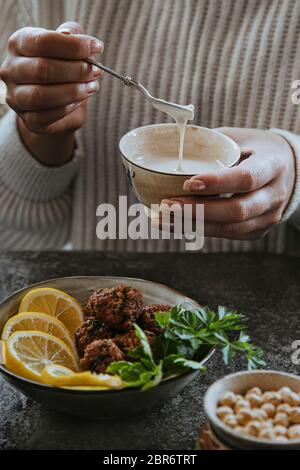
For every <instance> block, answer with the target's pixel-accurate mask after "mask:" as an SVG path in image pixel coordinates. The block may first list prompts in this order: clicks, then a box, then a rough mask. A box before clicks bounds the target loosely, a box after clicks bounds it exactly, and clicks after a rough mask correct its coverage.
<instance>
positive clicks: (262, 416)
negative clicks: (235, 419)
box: [252, 408, 268, 422]
mask: <svg viewBox="0 0 300 470" xmlns="http://www.w3.org/2000/svg"><path fill="white" fill-rule="evenodd" d="M252 414H253V418H254V419H257V421H261V422H262V421H265V420H266V419H267V418H268V415H267V413H266V412H265V411H264V410H262V409H261V408H255V409H254V410H252Z"/></svg>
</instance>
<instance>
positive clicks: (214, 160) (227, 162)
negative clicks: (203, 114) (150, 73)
mask: <svg viewBox="0 0 300 470" xmlns="http://www.w3.org/2000/svg"><path fill="white" fill-rule="evenodd" d="M180 124H181V123H180V122H179V123H178V120H177V119H176V123H174V124H153V125H149V126H144V127H139V128H137V129H133V130H131V131H129V132H127V134H125V135H124V136H123V137H122V138H121V140H120V142H119V150H120V153H121V158H122V162H123V165H124V168H125V171H126V173H127V176H128V178H129V181H130V183H131V185H132V187H133V189H134V191H135V194H136V196H137V197H138V199H139V200H140V201H141V202H142V203H143V204H144V205H145V206H147V207H149V208H150V207H151V205H152V204H160V203H161V201H162V199H166V198H170V197H176V196H183V195H186V192H184V191H183V184H184V181H185V180H187V179H190V178H191V177H192V176H194V175H201V174H204V173H208V172H209V173H210V172H215V171H216V172H217V171H218V170H221V169H224V168H229V167H231V166H233V165H235V164H237V162H238V161H239V159H240V149H239V147H238V145H237V144H236V143H235V142H234V141H233V140H232V139H230V138H229V137H227V136H225V135H224V134H222V133H220V132H218V131H216V130H212V129H208V128H205V127H200V126H195V125H186V121H185V123H184V126H182V125H180ZM183 127H184V129H183Z"/></svg>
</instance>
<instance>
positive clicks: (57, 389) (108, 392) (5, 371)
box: [0, 276, 215, 395]
mask: <svg viewBox="0 0 300 470" xmlns="http://www.w3.org/2000/svg"><path fill="white" fill-rule="evenodd" d="M83 278H84V279H87V278H101V279H120V282H127V281H128V282H130V281H132V280H134V281H139V282H142V283H143V282H145V283H147V284H152V285H153V286H160V287H163V288H165V289H168V290H170V291H172V292H174V293H176V294H178V295H182V296H184V297H185V298H186V299H187V300H188V301H189V300H190V301H191V302H193V303H195V304H197V305H199V304H198V302H196V301H195V300H194V299H192V298H191V297H188V296H186V295H185V294H183V293H182V292H180V291H178V290H176V289H173V288H172V287H169V286H166V285H165V284H161V283H159V282H154V281H148V280H147V279H141V278H137V277H127V276H64V277H56V278H52V279H47V280H45V281H41V282H36V283H34V284H30V285H29V286H26V287H22V288H21V289H18V290H17V291H15V292H13V293H12V294H10V295H9V296H8V297H6V298H5V299H4V300H3V301H2V302H1V303H0V309H1V308H2V307H3V306H4V305H5V304H6V303H7V302H9V301H10V300H12V299H13V297H15V296H16V295H18V294H21V293H22V292H24V291H25V290H28V289H34V288H37V287H40V286H43V285H44V284H49V282H54V281H60V280H63V279H67V280H72V279H83ZM214 353H215V349H211V350H210V351H208V352H207V354H206V355H205V356H204V358H203V359H202V360H201V363H202V364H206V362H208V361H209V359H210V358H211V357H212V355H213V354H214ZM197 372H198V373H199V371H196V370H195V371H193V370H192V371H190V372H185V373H184V374H181V375H178V376H176V377H170V378H168V379H165V380H164V381H162V382H161V383H160V384H159V385H158V386H157V387H160V388H162V387H164V386H165V385H167V384H169V383H170V382H172V381H173V382H175V381H177V380H180V379H182V378H183V377H185V376H188V375H192V374H196V373H197ZM0 373H1V374H3V375H6V376H7V377H12V378H13V379H15V380H17V381H19V382H21V383H25V384H28V385H30V386H32V387H34V388H36V389H42V390H47V392H51V393H65V394H73V395H78V394H80V395H91V394H92V395H97V394H98V395H102V394H103V393H105V395H115V394H120V393H123V394H125V393H126V394H134V393H137V392H142V390H140V389H138V388H123V389H120V390H72V389H67V388H62V387H53V386H50V385H47V384H42V383H38V382H35V381H33V380H29V379H26V378H25V377H21V376H20V375H16V374H14V373H13V372H11V371H9V370H8V369H6V367H5V366H4V365H3V364H1V363H0ZM143 393H145V392H143Z"/></svg>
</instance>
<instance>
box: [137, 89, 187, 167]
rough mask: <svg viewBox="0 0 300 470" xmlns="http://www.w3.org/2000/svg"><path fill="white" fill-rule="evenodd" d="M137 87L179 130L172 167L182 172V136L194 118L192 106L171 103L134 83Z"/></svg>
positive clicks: (183, 136)
mask: <svg viewBox="0 0 300 470" xmlns="http://www.w3.org/2000/svg"><path fill="white" fill-rule="evenodd" d="M136 87H137V89H138V90H139V91H140V92H141V93H143V95H144V96H145V98H146V99H147V100H148V101H149V102H150V103H151V104H152V106H153V107H154V108H156V109H158V110H159V111H162V112H163V113H166V114H168V115H169V116H170V117H171V118H172V119H174V121H175V122H176V124H177V127H178V130H179V153H178V160H177V166H176V168H174V169H173V171H176V172H178V173H183V172H184V168H183V150H184V138H185V130H186V125H187V122H188V121H192V120H193V119H194V106H193V105H192V104H189V105H186V106H184V105H180V104H177V103H171V102H170V101H165V100H162V99H159V98H155V97H154V96H152V95H151V94H150V93H149V91H148V90H147V89H146V88H145V87H144V86H143V85H141V84H140V83H139V84H137V85H136Z"/></svg>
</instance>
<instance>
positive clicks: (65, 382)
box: [41, 364, 122, 390]
mask: <svg viewBox="0 0 300 470" xmlns="http://www.w3.org/2000/svg"><path fill="white" fill-rule="evenodd" d="M41 378H42V380H43V382H45V383H46V384H47V385H52V386H56V387H70V386H72V387H87V388H89V387H90V388H95V387H97V388H98V387H100V388H102V389H103V390H105V389H106V390H108V389H112V388H113V389H116V388H121V387H122V380H121V378H120V377H119V376H117V375H109V374H93V373H91V372H78V373H74V372H73V371H72V370H70V369H68V368H67V367H63V366H61V365H57V364H49V365H48V366H46V367H45V368H44V370H43V371H42V374H41Z"/></svg>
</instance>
